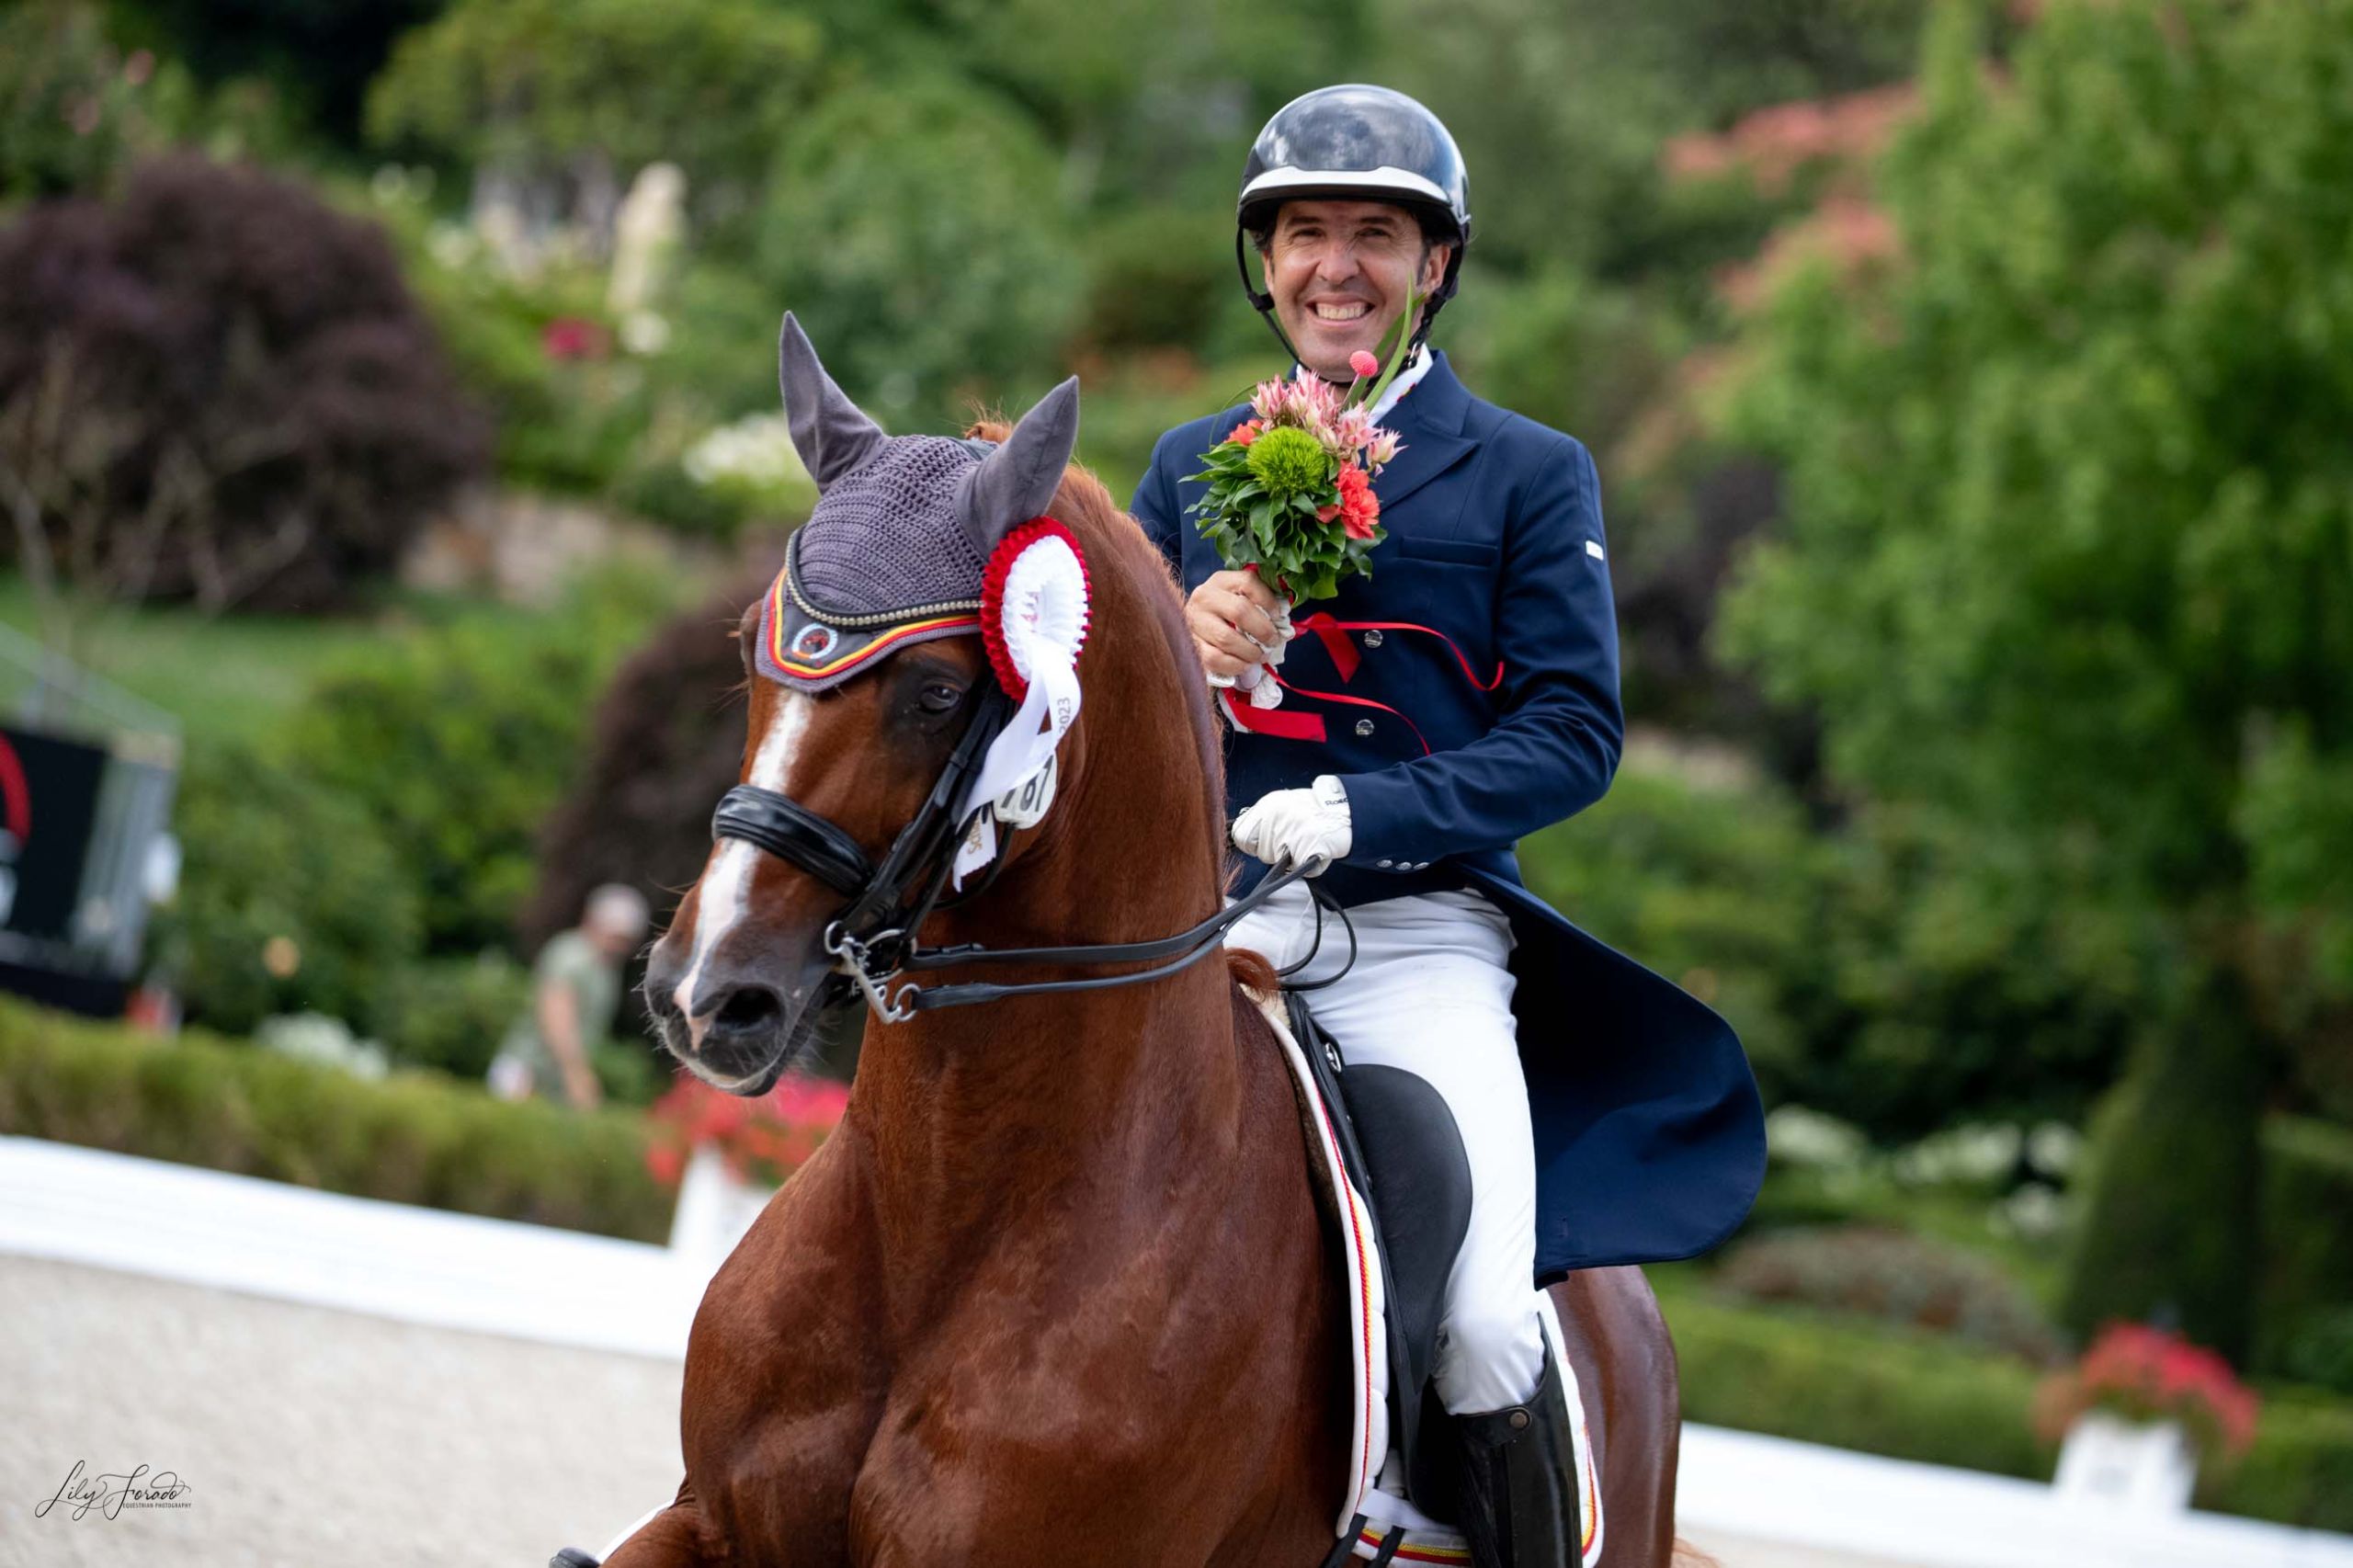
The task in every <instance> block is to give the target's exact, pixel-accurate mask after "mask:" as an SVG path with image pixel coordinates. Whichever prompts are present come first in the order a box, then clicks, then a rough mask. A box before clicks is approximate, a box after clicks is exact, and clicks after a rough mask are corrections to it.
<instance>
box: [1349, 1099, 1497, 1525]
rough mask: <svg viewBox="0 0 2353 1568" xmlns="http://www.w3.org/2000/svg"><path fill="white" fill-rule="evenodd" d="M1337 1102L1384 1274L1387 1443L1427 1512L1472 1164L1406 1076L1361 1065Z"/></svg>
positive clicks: (1447, 1468)
mask: <svg viewBox="0 0 2353 1568" xmlns="http://www.w3.org/2000/svg"><path fill="white" fill-rule="evenodd" d="M1340 1094H1341V1096H1342V1097H1343V1098H1344V1099H1345V1100H1346V1101H1347V1109H1348V1119H1349V1121H1350V1122H1351V1123H1352V1124H1353V1126H1354V1128H1355V1131H1356V1136H1357V1143H1358V1147H1359V1148H1360V1149H1361V1150H1362V1151H1363V1153H1364V1160H1365V1165H1366V1173H1365V1174H1366V1178H1367V1180H1368V1181H1369V1182H1370V1193H1369V1194H1368V1196H1370V1199H1371V1200H1372V1205H1373V1214H1374V1221H1375V1224H1376V1225H1377V1227H1378V1231H1379V1234H1380V1238H1381V1243H1380V1244H1381V1256H1382V1258H1383V1261H1384V1262H1385V1264H1386V1266H1387V1272H1388V1281H1389V1349H1390V1363H1391V1370H1390V1381H1389V1386H1390V1388H1391V1390H1392V1394H1393V1403H1394V1409H1395V1411H1396V1415H1397V1418H1398V1419H1397V1421H1396V1423H1395V1425H1394V1426H1393V1428H1392V1434H1391V1436H1392V1440H1393V1441H1394V1442H1395V1444H1396V1447H1397V1452H1398V1455H1399V1457H1400V1458H1401V1459H1403V1460H1404V1462H1405V1467H1406V1473H1407V1474H1408V1475H1409V1476H1411V1477H1412V1485H1413V1489H1414V1494H1415V1500H1416V1502H1417V1503H1419V1504H1420V1506H1423V1507H1425V1508H1431V1507H1433V1506H1438V1505H1440V1504H1441V1503H1442V1501H1443V1500H1442V1499H1440V1498H1439V1497H1438V1496H1436V1495H1435V1494H1436V1493H1437V1492H1439V1491H1446V1492H1450V1491H1451V1490H1452V1487H1451V1485H1450V1484H1449V1483H1450V1482H1451V1481H1452V1476H1453V1469H1454V1467H1453V1466H1452V1465H1451V1464H1449V1463H1446V1462H1443V1460H1442V1459H1441V1457H1440V1456H1438V1455H1437V1454H1434V1453H1433V1454H1427V1455H1426V1454H1424V1453H1423V1452H1422V1449H1423V1447H1424V1445H1423V1443H1422V1442H1421V1441H1420V1436H1421V1428H1422V1426H1423V1419H1422V1418H1423V1415H1424V1411H1425V1404H1426V1399H1425V1394H1426V1392H1427V1390H1428V1387H1429V1378H1430V1371H1431V1369H1432V1368H1433V1367H1434V1366H1435V1365H1436V1362H1437V1358H1438V1324H1439V1322H1440V1320H1441V1319H1442V1318H1443V1317H1444V1315H1445V1311H1446V1284H1447V1278H1448V1277H1449V1275H1450V1274H1451V1273H1452V1272H1453V1269H1454V1258H1455V1255H1456V1254H1457V1253H1459V1252H1460V1251H1461V1249H1462V1238H1463V1237H1464V1235H1466V1234H1467V1233H1469V1231H1470V1228H1471V1161H1470V1157H1469V1155H1468V1154H1466V1153H1464V1151H1463V1148H1462V1134H1461V1131H1459V1130H1458V1129H1457V1128H1456V1127H1455V1124H1454V1115H1453V1113H1452V1112H1451V1111H1449V1110H1448V1109H1447V1106H1446V1101H1445V1099H1444V1098H1443V1097H1441V1096H1439V1094H1438V1091H1437V1090H1436V1089H1434V1088H1432V1087H1430V1085H1428V1083H1427V1082H1426V1081H1425V1080H1423V1079H1421V1078H1418V1077H1416V1076H1415V1075H1414V1074H1411V1073H1408V1072H1406V1071H1404V1069H1402V1068H1397V1067H1378V1066H1373V1065H1371V1064H1370V1063H1360V1064H1358V1065H1357V1066H1354V1067H1350V1068H1348V1069H1347V1071H1345V1072H1344V1073H1343V1074H1341V1075H1340ZM1443 1425H1444V1424H1443V1423H1440V1424H1439V1426H1440V1428H1441V1429H1442V1428H1443ZM1433 1461H1437V1462H1433Z"/></svg>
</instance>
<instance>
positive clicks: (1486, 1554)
mask: <svg viewBox="0 0 2353 1568" xmlns="http://www.w3.org/2000/svg"><path fill="white" fill-rule="evenodd" d="M1455 1424H1456V1426H1457V1428H1458V1430H1459V1431H1460V1432H1461V1437H1462V1495H1461V1515H1462V1519H1461V1525H1462V1533H1463V1534H1464V1535H1466V1536H1468V1537H1469V1538H1470V1541H1471V1561H1472V1562H1473V1563H1475V1564H1477V1568H1579V1565H1580V1564H1581V1563H1582V1562H1584V1560H1585V1536H1584V1532H1583V1530H1582V1529H1581V1528H1580V1526H1579V1520H1578V1518H1577V1478H1576V1445H1575V1440H1574V1437H1572V1435H1571V1426H1570V1417H1569V1401H1568V1394H1567V1392H1566V1391H1565V1390H1564V1389H1563V1387H1562V1385H1561V1369H1560V1367H1559V1366H1558V1365H1557V1364H1556V1363H1555V1362H1554V1361H1553V1359H1552V1342H1551V1341H1550V1340H1549V1339H1548V1340H1546V1341H1545V1344H1544V1371H1543V1375H1542V1377H1541V1378H1540V1379H1539V1380H1538V1382H1537V1385H1536V1395H1535V1397H1534V1398H1533V1399H1530V1400H1529V1402H1528V1403H1525V1404H1515V1405H1509V1406H1506V1408H1504V1409H1502V1410H1490V1411H1482V1412H1480V1413H1478V1414H1476V1415H1458V1416H1456V1417H1455Z"/></svg>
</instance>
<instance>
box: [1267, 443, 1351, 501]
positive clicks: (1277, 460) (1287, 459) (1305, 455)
mask: <svg viewBox="0 0 2353 1568" xmlns="http://www.w3.org/2000/svg"><path fill="white" fill-rule="evenodd" d="M1250 472H1252V473H1253V474H1255V475H1256V476H1257V480H1258V483H1260V484H1263V485H1265V486H1266V487H1267V494H1268V495H1269V496H1271V497H1272V498H1273V499H1275V500H1277V501H1288V500H1290V498H1291V497H1292V496H1294V495H1312V494H1316V493H1317V492H1319V491H1324V490H1328V489H1330V488H1331V487H1332V459H1331V455H1330V454H1329V453H1327V452H1325V451H1324V443H1323V442H1321V441H1318V440H1317V439H1316V438H1315V437H1313V436H1311V435H1309V434H1308V433H1307V432H1306V431H1304V430H1300V429H1295V428H1293V427H1292V426H1288V425H1278V426H1275V427H1274V428H1273V429H1271V430H1269V431H1267V433H1266V434H1265V435H1263V436H1261V437H1258V438H1257V439H1256V441H1253V442H1251V443H1250Z"/></svg>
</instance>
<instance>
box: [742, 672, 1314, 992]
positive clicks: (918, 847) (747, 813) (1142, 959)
mask: <svg viewBox="0 0 2353 1568" xmlns="http://www.w3.org/2000/svg"><path fill="white" fill-rule="evenodd" d="M1012 708H1013V704H1012V699H1010V698H1009V697H1007V696H1006V693H1005V692H1004V691H1003V690H1002V689H1000V688H998V687H993V686H992V687H987V688H985V689H984V690H983V695H982V698H981V702H980V706H979V707H978V708H977V709H976V710H974V712H973V714H972V722H971V723H970V724H969V725H968V726H967V727H966V729H965V731H964V733H963V736H962V738H961V739H960V740H959V741H958V742H957V743H956V750H955V751H954V752H953V753H952V754H951V755H950V756H949V759H948V764H947V766H946V767H943V768H942V769H941V770H940V774H939V778H938V781H937V782H935V783H934V784H933V785H932V787H931V793H930V794H929V795H927V796H926V797H925V799H924V803H923V806H922V808H921V809H920V810H918V811H917V812H915V816H914V818H913V819H911V820H910V821H909V822H908V824H907V825H906V826H905V827H904V828H902V829H900V830H899V835H898V836H897V837H896V838H895V839H893V840H892V844H891V847H890V848H889V849H888V850H887V851H886V852H885V853H884V855H883V857H882V860H881V864H880V865H877V864H875V862H874V861H873V860H872V859H871V858H870V857H869V856H868V855H867V853H866V851H865V850H864V849H863V848H861V847H860V846H858V841H857V840H856V839H855V838H853V837H851V836H850V835H849V834H848V832H847V831H846V830H845V829H844V828H842V826H841V825H840V824H837V823H835V822H834V821H833V820H832V819H830V818H828V817H825V816H822V815H820V814H819V813H817V812H813V811H811V810H810V809H809V808H808V807H806V806H804V805H802V804H801V802H799V801H795V800H793V799H792V798H791V797H790V796H789V795H785V794H783V793H780V792H779V791H778V790H767V789H763V788H761V787H760V786H758V785H756V784H738V785H737V786H735V788H733V789H732V790H728V791H727V793H726V794H724V795H722V796H721V797H720V801H719V808H718V810H717V811H715V812H712V813H711V819H710V835H711V837H712V838H714V839H725V838H736V839H741V840H743V841H744V842H745V843H746V844H749V845H751V846H753V847H755V848H756V849H761V850H765V851H766V852H767V853H768V854H770V855H773V856H775V857H777V858H779V859H780V860H783V861H785V862H787V863H788V864H790V865H793V866H797V867H799V868H800V869H802V870H804V871H806V872H808V873H809V874H810V875H811V876H813V877H815V878H816V879H817V880H818V881H821V882H823V883H824V884H825V885H826V886H827V887H829V888H832V889H833V890H834V891H835V892H838V893H841V894H843V895H845V896H846V897H847V898H848V900H849V903H847V904H846V905H845V906H844V907H843V909H842V912H841V913H840V914H839V915H835V917H834V919H833V921H832V922H831V923H830V924H829V925H827V926H826V927H825V935H824V948H825V951H826V952H827V953H828V954H830V955H831V956H832V958H833V960H834V971H835V976H837V977H839V978H843V979H847V981H848V982H849V983H851V984H852V985H855V986H856V987H857V988H858V991H859V992H861V993H862V994H864V995H865V997H866V1002H867V1005H868V1006H870V1007H871V1008H872V1009H873V1010H874V1015H875V1017H878V1018H881V1020H882V1021H883V1022H884V1023H886V1024H897V1023H904V1022H905V1021H906V1020H907V1019H909V1018H912V1017H915V1015H916V1014H917V1013H922V1012H929V1011H932V1010H934V1009H936V1008H940V1007H965V1006H976V1005H978V1004H980V1003H983V1002H995V1001H999V1000H1002V999H1003V998H1005V997H1007V996H1044V995H1053V994H1061V993H1065V992H1073V991H1101V990H1108V989H1109V988H1111V987H1113V986H1120V985H1140V984H1142V983H1146V982H1148V981H1154V980H1162V979H1165V978H1166V977H1168V976H1169V975H1172V974H1176V973H1178V972H1180V971H1184V970H1186V969H1188V968H1190V967H1191V966H1192V965H1193V964H1195V963H1197V962H1199V960H1201V959H1202V958H1203V957H1205V956H1206V955H1207V954H1209V953H1211V952H1212V951H1214V950H1215V949H1217V947H1218V945H1219V943H1220V941H1221V939H1222V937H1224V936H1225V934H1226V932H1227V931H1229V930H1231V929H1232V928H1233V926H1235V925H1236V924H1237V923H1239V922H1240V921H1241V920H1242V918H1243V917H1244V916H1245V915H1248V914H1249V913H1250V912H1251V911H1252V910H1255V909H1256V908H1257V907H1258V906H1259V905H1260V904H1262V903H1266V901H1267V899H1269V898H1271V897H1272V896H1274V895H1275V894H1276V893H1278V892H1281V891H1282V890H1283V889H1284V888H1287V887H1289V886H1290V884H1291V883H1293V882H1295V881H1299V880H1300V879H1301V878H1302V877H1306V876H1309V875H1311V874H1313V872H1315V871H1318V870H1321V869H1323V862H1322V861H1320V860H1311V861H1309V862H1307V863H1306V864H1304V865H1296V866H1295V865H1290V864H1289V863H1286V864H1284V865H1282V866H1279V867H1277V868H1276V869H1273V870H1272V871H1270V872H1268V873H1267V876H1266V877H1265V878H1264V879H1263V880H1262V881H1260V882H1259V883H1258V885H1257V886H1256V887H1255V888H1253V889H1251V890H1250V892H1247V893H1245V894H1244V895H1243V896H1242V897H1241V898H1239V899H1236V900H1235V901H1234V902H1233V903H1231V904H1228V905H1227V906H1226V907H1225V908H1224V909H1222V910H1221V911H1220V912H1219V913H1217V914H1215V915H1211V916H1210V917H1209V918H1208V919H1206V920H1204V921H1202V922H1200V923H1199V925H1197V926H1190V927H1188V929H1186V930H1183V931H1179V932H1177V933H1176V934H1175V935H1174V936H1168V937H1156V938H1154V939H1152V940H1150V941H1142V942H1095V943H1086V944H1079V945H1074V946H1070V947H1054V948H991V947H986V946H983V945H982V944H980V943H976V942H968V943H962V944H960V945H958V946H956V947H952V948H933V949H925V948H921V947H919V946H917V944H916V939H915V933H916V932H917V931H918V930H920V929H921V927H922V926H923V923H924V921H925V920H926V919H927V918H928V917H929V916H930V915H932V913H933V912H934V911H935V910H939V909H952V908H955V907H956V906H957V905H958V904H960V903H965V902H967V901H968V900H970V899H972V898H975V897H978V896H979V895H980V894H981V893H983V892H986V891H987V890H988V888H989V886H990V885H991V883H993V882H994V881H995V877H996V873H997V870H998V869H1000V868H1001V867H1002V866H1003V865H1004V863H1005V855H1004V850H1003V849H1002V848H1001V849H1000V850H999V851H998V854H997V857H996V858H995V860H993V861H992V862H991V863H990V866H989V870H988V874H987V876H986V878H985V879H984V880H983V881H982V883H981V885H980V886H979V887H977V888H975V889H973V890H972V892H968V893H966V894H964V895H962V897H960V898H957V899H953V900H949V902H947V903H942V902H941V901H940V894H941V893H942V892H945V891H946V888H947V885H948V876H949V868H950V867H951V865H952V864H953V862H954V851H955V847H956V845H957V843H958V842H959V841H960V840H961V839H962V838H963V836H964V834H965V832H966V831H967V830H968V829H969V828H970V826H971V824H972V823H973V822H974V821H975V820H976V819H977V818H978V817H979V816H980V815H981V813H982V812H986V811H988V810H989V804H988V802H986V801H983V802H982V803H981V805H980V806H979V807H978V808H977V809H975V810H973V811H972V812H964V813H961V815H960V813H959V812H957V809H956V803H957V801H959V800H960V799H961V797H962V795H963V793H964V790H965V789H966V787H967V786H968V785H969V784H970V782H971V780H972V776H973V774H974V773H975V772H977V771H978V769H979V767H980V764H981V758H982V756H983V754H984V753H986V751H987V750H988V747H989V743H990V742H991V741H993V740H995V738H996V734H997V733H998V732H999V731H1000V730H1002V729H1003V728H1004V727H1005V724H1006V721H1007V719H1008V718H1009V717H1010V716H1011V713H1012ZM1011 842H1012V841H1011V837H1010V835H1007V837H1006V846H1008V847H1009V846H1010V845H1011ZM911 895H912V896H911ZM1316 897H1317V904H1318V914H1317V937H1318V940H1319V942H1320V940H1321V937H1322V913H1321V911H1322V907H1323V904H1324V900H1323V897H1322V894H1321V892H1317V894H1316ZM1345 918H1346V917H1345V916H1343V919H1345ZM1349 941H1350V946H1351V949H1353V947H1354V943H1355V932H1354V930H1353V928H1351V930H1350V932H1349ZM1310 957H1313V954H1312V953H1311V954H1310ZM1161 960H1166V961H1165V962H1163V961H1161ZM975 963H1006V964H1078V965H1096V964H1121V963H1149V964H1153V965H1154V967H1153V968H1150V969H1143V970H1138V971H1133V972H1131V973H1127V974H1107V975H1096V976H1093V977H1090V978H1087V979H1082V980H1037V981H1025V982H1019V983H1012V984H998V983H989V982H981V981H967V982H962V983H952V984H932V985H924V984H919V983H915V982H914V981H907V982H905V983H902V984H900V985H899V986H898V987H897V988H896V989H895V991H894V990H893V989H892V982H893V981H895V980H898V979H899V977H900V976H901V975H902V974H904V973H907V972H911V971H912V972H916V973H921V972H926V971H938V970H943V969H953V968H956V967H958V966H960V965H964V964H975ZM1294 967H1297V966H1294ZM1287 972H1288V971H1287Z"/></svg>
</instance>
